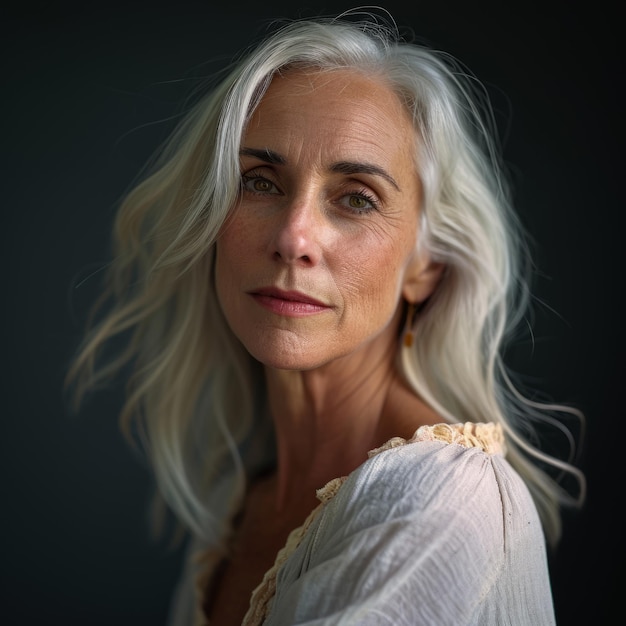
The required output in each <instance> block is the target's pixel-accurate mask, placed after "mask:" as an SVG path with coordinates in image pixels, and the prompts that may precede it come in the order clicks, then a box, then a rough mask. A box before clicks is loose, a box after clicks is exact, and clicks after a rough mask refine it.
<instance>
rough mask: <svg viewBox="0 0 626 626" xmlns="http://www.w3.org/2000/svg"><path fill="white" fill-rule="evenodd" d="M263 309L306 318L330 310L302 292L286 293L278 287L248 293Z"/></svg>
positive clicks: (322, 303) (263, 288) (262, 288)
mask: <svg viewBox="0 0 626 626" xmlns="http://www.w3.org/2000/svg"><path fill="white" fill-rule="evenodd" d="M248 293H249V295H250V296H252V298H253V299H254V300H255V302H257V303H258V304H259V305H261V306H262V307H263V308H265V309H267V310H269V311H272V313H276V314H278V315H285V316H287V317H305V316H308V315H315V314H316V313H321V312H323V311H327V310H329V309H330V308H331V307H330V306H328V305H327V304H325V303H324V302H322V301H320V300H317V299H316V298H312V297H311V296H308V295H307V294H305V293H302V292H300V291H286V290H283V289H279V288H277V287H261V288H259V289H254V290H252V291H250V292H248Z"/></svg>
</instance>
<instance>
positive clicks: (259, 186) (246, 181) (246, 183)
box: [241, 172, 280, 194]
mask: <svg viewBox="0 0 626 626" xmlns="http://www.w3.org/2000/svg"><path fill="white" fill-rule="evenodd" d="M241 186H242V188H243V189H244V190H245V191H249V192H251V193H257V194H277V193H280V191H279V190H278V189H277V187H276V185H275V184H274V183H273V182H272V181H271V180H269V179H267V178H265V177H264V176H261V175H260V174H256V173H254V172H250V173H248V174H242V176H241Z"/></svg>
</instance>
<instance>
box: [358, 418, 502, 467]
mask: <svg viewBox="0 0 626 626" xmlns="http://www.w3.org/2000/svg"><path fill="white" fill-rule="evenodd" d="M418 441H443V442H445V443H456V444H459V445H461V446H465V447H466V448H480V449H481V450H482V451H483V452H486V453H487V454H502V455H504V454H505V452H506V446H505V442H504V434H503V432H502V426H501V425H500V424H495V423H493V422H489V423H485V424H482V423H476V422H465V423H462V424H435V425H434V426H420V428H418V429H417V431H415V434H414V435H413V436H412V437H411V438H410V439H403V438H402V437H393V438H392V439H390V440H389V441H387V443H385V444H384V445H382V446H381V447H380V448H375V449H374V450H370V451H369V452H368V453H367V455H368V457H369V458H370V459H371V458H372V457H373V456H376V455H377V454H379V453H380V452H384V451H385V450H390V449H391V448H397V447H398V446H404V445H406V444H408V443H416V442H418Z"/></svg>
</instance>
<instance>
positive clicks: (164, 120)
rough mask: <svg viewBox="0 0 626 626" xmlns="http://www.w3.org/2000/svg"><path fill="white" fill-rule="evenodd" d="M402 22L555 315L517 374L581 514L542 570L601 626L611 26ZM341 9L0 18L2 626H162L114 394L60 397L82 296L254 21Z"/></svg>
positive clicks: (587, 10)
mask: <svg viewBox="0 0 626 626" xmlns="http://www.w3.org/2000/svg"><path fill="white" fill-rule="evenodd" d="M404 4H405V3H401V2H391V3H387V4H386V7H387V8H388V9H389V10H391V12H392V13H393V14H394V16H395V17H396V19H397V21H398V22H399V24H400V25H401V26H409V27H411V28H412V29H413V30H414V31H415V32H416V34H417V35H418V36H419V37H421V38H422V39H425V40H426V41H428V42H430V43H431V44H433V45H434V46H435V47H440V48H443V49H446V50H448V51H449V52H451V53H453V54H454V55H455V56H457V57H459V58H460V59H461V60H462V61H464V62H465V63H466V64H467V65H468V66H469V67H470V68H472V69H473V70H474V72H475V73H476V74H477V75H478V77H479V78H480V79H481V80H483V81H484V82H485V83H487V85H488V87H489V89H490V91H491V93H492V96H493V98H494V104H495V105H496V109H497V115H498V122H499V124H500V125H501V127H502V129H503V131H504V133H503V134H504V135H505V137H504V145H505V156H506V159H507V162H508V163H509V164H510V166H511V167H512V169H513V172H514V189H515V198H516V201H517V204H518V206H519V209H520V212H521V215H522V219H523V221H524V223H525V224H526V226H527V228H528V229H529V231H530V232H531V233H532V235H533V236H534V249H535V262H536V265H537V267H538V270H539V271H538V272H537V275H536V280H535V289H536V292H537V295H538V296H539V298H540V299H541V300H543V301H544V302H545V304H546V306H541V307H538V308H537V310H536V318H535V320H534V323H535V328H534V333H535V345H534V348H532V349H531V347H530V346H529V345H527V346H522V347H521V348H520V353H519V355H517V356H516V358H517V359H518V363H519V366H520V368H522V369H523V370H524V371H525V373H526V374H527V375H528V377H529V378H530V380H532V381H533V382H534V383H536V384H537V385H538V386H539V387H541V388H543V389H545V390H546V391H547V392H549V393H550V394H551V395H552V396H553V397H554V398H555V399H557V400H564V401H569V402H571V403H573V404H575V405H577V406H579V407H580V408H582V409H583V410H584V411H585V413H586V414H587V419H588V437H587V440H586V449H585V454H584V457H583V469H584V470H585V471H586V473H587V476H588V480H589V496H588V502H587V505H586V507H585V509H584V510H583V512H582V513H580V514H578V515H575V516H571V518H570V516H568V517H567V518H566V527H565V535H564V539H563V542H562V544H561V547H560V549H559V551H558V552H557V553H556V554H555V555H553V557H552V570H551V571H552V579H553V589H554V595H555V602H556V608H557V616H558V621H559V624H561V625H562V626H569V625H579V624H587V623H593V624H611V623H614V622H613V621H612V620H611V618H610V616H611V615H612V614H613V613H614V611H615V610H617V609H618V600H621V597H620V595H619V593H620V589H619V588H618V582H619V577H620V576H621V573H622V571H623V568H624V565H625V563H624V539H623V528H624V527H623V523H622V522H621V517H620V513H619V510H620V509H621V507H619V508H618V506H619V505H620V504H621V503H620V499H621V495H622V493H623V484H624V482H623V481H624V472H623V470H622V457H623V456H624V454H623V449H624V444H623V441H624V439H625V438H624V426H623V425H622V423H621V422H622V419H623V418H624V411H623V409H622V403H621V402H619V403H618V397H619V399H620V400H621V395H622V393H623V382H622V378H623V364H622V360H621V359H620V358H619V357H620V356H621V354H622V353H623V350H624V342H623V331H622V328H621V325H620V322H621V318H622V315H621V313H620V310H621V309H620V307H621V306H622V298H623V278H622V271H623V267H624V266H623V256H622V252H621V250H622V242H623V239H624V231H623V230H622V225H623V213H624V208H625V206H624V193H623V190H622V188H621V181H622V180H623V177H624V174H623V172H624V165H625V163H624V157H623V144H624V132H623V131H624V126H623V121H622V106H621V100H620V99H619V97H618V94H619V90H620V82H621V81H622V80H623V58H622V47H621V45H618V40H617V36H618V32H617V23H618V16H617V10H615V11H613V10H611V9H609V6H608V2H606V3H605V2H596V3H592V4H587V5H585V6H580V7H579V8H575V6H574V4H573V3H569V2H565V1H563V2H557V1H556V0H547V1H546V2H542V3H536V4H535V3H515V4H511V3H506V2H499V3H496V2H485V1H483V0H477V1H476V2H473V3H468V2H461V1H457V0H454V1H451V2H447V3H446V2H437V3H434V2H413V3H410V4H406V6H404ZM216 6H217V8H216ZM350 6H351V4H350V3H343V2H341V3H340V2H329V3H326V4H324V3H320V2H297V1H292V2H289V3H287V2H284V3H279V2H277V1H271V0H270V1H269V2H265V3H254V4H251V5H250V6H248V5H247V4H245V3H244V4H243V5H242V4H240V3H228V2H224V3H213V2H200V1H198V2H190V1H184V0H179V1H178V2H170V3H164V2H156V1H154V2H150V3H147V2H146V3H138V2H127V3H125V4H111V3H96V2H94V3H83V5H81V6H69V5H65V4H64V3H46V2H39V3H36V4H26V3H24V4H23V5H22V8H20V9H8V8H6V7H5V8H4V9H3V10H2V12H3V16H4V17H3V19H2V32H3V37H2V46H3V50H2V57H1V63H2V73H1V78H0V80H1V81H2V94H3V95H2V100H1V107H2V108H1V111H2V115H1V117H0V119H1V120H2V126H3V130H2V137H1V143H0V145H1V150H2V170H1V172H2V173H1V177H0V178H1V180H2V184H3V190H2V195H1V198H2V203H3V206H2V243H3V245H2V252H3V259H4V260H3V266H2V267H3V277H4V285H3V306H2V313H3V315H4V316H5V320H4V324H3V326H2V328H3V330H4V336H3V338H2V353H3V359H2V362H3V375H2V378H1V380H2V386H3V403H2V407H3V408H2V413H3V415H2V422H1V431H0V433H1V435H0V446H1V448H0V452H1V457H0V458H1V459H2V473H1V485H2V499H1V503H2V511H1V517H0V519H1V524H2V527H1V532H0V538H1V544H0V550H1V552H0V576H1V577H2V580H1V581H0V590H1V591H0V593H1V594H2V596H3V599H2V604H1V606H2V611H1V613H2V618H0V621H2V622H3V623H4V624H20V625H22V624H24V625H25V624H28V625H30V624H33V625H34V624H41V623H46V624H55V625H56V624H63V625H65V626H75V625H78V624H81V625H84V624H89V625H90V626H100V625H105V624H106V625H110V624H116V626H125V625H128V626H131V625H132V626H137V625H140V624H141V625H143V624H145V625H150V626H159V624H163V623H164V619H165V612H166V606H167V602H168V598H169V594H170V591H171V588H172V586H173V584H174V582H175V580H176V577H177V573H178V567H179V563H180V561H179V554H178V553H177V552H171V553H170V552H168V551H167V547H166V546H164V545H161V544H154V543H152V542H151V540H150V538H149V536H148V532H147V521H146V519H147V514H146V509H147V503H148V500H149V496H150V493H151V492H150V489H151V483H150V476H149V473H148V471H147V469H146V468H145V467H144V466H143V465H142V463H141V462H140V461H139V460H138V459H137V458H136V457H135V456H133V454H132V453H131V451H130V449H129V448H128V446H127V445H126V443H125V442H124V441H123V439H122V437H121V435H120V433H119V431H118V426H117V421H116V412H117V410H118V408H119V394H118V393H117V392H116V391H115V390H112V391H111V393H102V394H99V395H97V396H96V397H95V398H94V399H93V400H91V401H90V402H89V403H88V404H87V406H86V407H85V409H84V410H83V411H82V412H81V413H80V415H78V416H72V415H71V414H70V412H69V411H68V408H67V404H66V397H65V396H64V393H63V390H62V381H63V376H64V373H65V368H66V365H67V363H68V360H69V358H70V355H71V353H72V350H73V349H74V347H75V345H76V341H77V339H78V337H79V334H80V330H81V325H82V322H83V320H84V313H85V308H86V306H87V305H88V304H89V302H90V299H91V298H93V297H94V296H95V293H96V290H97V284H98V275H97V274H96V275H95V276H94V277H92V278H91V279H89V276H90V275H91V274H93V273H94V272H95V271H96V270H97V269H98V268H99V267H101V266H102V264H103V263H104V262H105V261H106V258H107V246H108V236H109V229H110V225H111V220H112V216H113V213H114V209H115V206H116V203H117V201H118V200H119V198H120V196H121V195H122V194H123V193H124V191H125V190H126V189H127V188H128V186H129V185H130V184H131V182H132V180H133V178H134V176H135V175H136V174H137V173H138V170H139V168H140V167H141V166H142V165H143V164H144V162H145V160H146V159H147V158H148V156H149V155H150V153H151V152H152V150H153V149H155V148H156V147H157V144H158V143H159V142H160V141H161V140H162V139H164V138H165V136H166V134H167V133H168V131H169V130H171V128H172V126H173V122H174V119H173V118H174V117H175V116H176V114H177V113H178V112H179V111H180V103H181V100H182V99H183V97H184V96H186V95H187V94H188V93H189V90H190V89H191V88H192V87H193V86H194V85H196V83H197V81H198V79H200V78H201V77H203V76H207V75H209V74H211V72H213V71H215V70H217V69H219V67H221V64H222V63H223V62H225V61H227V60H229V59H230V58H231V56H232V55H233V54H234V53H235V52H237V51H238V50H239V49H240V48H241V47H242V46H243V45H245V44H246V43H247V42H248V41H250V40H251V39H252V38H254V37H257V36H258V35H259V34H260V33H261V31H262V30H263V28H264V25H265V24H266V22H267V19H268V18H272V17H299V16H308V15H313V14H320V13H335V12H337V11H339V10H343V9H347V8H350ZM507 119H508V122H506V120H507ZM81 281H82V285H81V286H80V287H78V288H76V287H75V286H74V285H75V283H77V282H78V283H80V282H81ZM442 594H444V596H445V590H442ZM620 604H621V603H620ZM6 618H8V619H6ZM435 626H436V625H435Z"/></svg>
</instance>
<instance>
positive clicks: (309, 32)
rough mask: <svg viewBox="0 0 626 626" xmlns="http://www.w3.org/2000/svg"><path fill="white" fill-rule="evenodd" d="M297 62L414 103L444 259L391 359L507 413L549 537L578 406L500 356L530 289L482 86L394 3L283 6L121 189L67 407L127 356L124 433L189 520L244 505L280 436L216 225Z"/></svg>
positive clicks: (448, 394)
mask: <svg viewBox="0 0 626 626" xmlns="http://www.w3.org/2000/svg"><path fill="white" fill-rule="evenodd" d="M295 67H297V68H315V69H319V70H320V71H333V70H336V69H340V68H341V69H344V68H349V69H351V70H354V71H358V72H363V73H365V74H367V75H368V76H369V77H371V78H376V79H378V80H380V81H381V82H383V83H384V84H386V85H388V86H389V87H390V88H391V89H392V90H394V92H395V93H396V94H397V95H398V96H399V98H400V99H401V101H402V102H403V103H404V106H406V108H407V110H408V111H409V112H410V114H411V116H412V119H413V124H414V128H415V150H416V154H417V158H416V163H417V164H418V172H417V174H418V175H419V178H420V180H421V183H422V188H423V197H422V198H421V202H422V204H421V220H422V224H421V230H420V236H419V241H418V242H417V245H418V246H424V247H426V248H427V249H428V250H429V251H430V253H431V255H432V258H433V259H434V260H436V261H441V262H443V263H444V264H445V266H446V270H445V273H444V275H443V278H442V280H441V282H440V284H439V285H438V287H437V289H436V291H435V293H434V294H433V295H432V296H431V297H430V299H429V300H428V302H427V303H426V305H425V306H424V307H423V308H422V309H421V310H420V312H419V315H418V318H417V320H416V323H415V329H416V336H415V340H414V343H413V346H412V347H410V348H407V347H405V346H402V345H401V342H400V341H399V343H398V360H397V363H398V368H399V369H400V371H401V372H402V374H403V375H404V377H405V378H406V380H407V382H408V384H409V385H411V386H412V388H413V389H414V390H415V392H416V393H417V394H419V396H420V397H421V398H422V399H424V400H425V401H426V402H427V403H428V404H429V405H430V406H432V407H433V408H434V409H435V410H436V411H438V412H439V413H440V414H441V415H442V416H443V418H444V419H446V420H448V421H450V422H459V421H472V422H489V421H491V422H496V423H499V424H501V425H502V427H503V430H504V433H505V437H506V442H507V458H508V459H509V461H510V463H511V464H512V465H513V466H514V467H515V468H516V470H517V471H518V472H519V474H520V475H521V476H522V477H523V479H524V480H525V482H526V484H527V485H528V488H529V490H530V492H531V494H532V496H533V498H534V501H535V503H536V505H537V509H538V511H539V514H540V517H541V519H542V523H543V527H544V533H545V536H546V538H547V541H548V543H549V544H550V545H556V544H557V543H558V540H559V538H560V535H561V509H562V507H563V506H579V505H581V504H582V502H583V500H584V497H585V479H584V475H583V474H582V472H581V471H580V470H579V469H577V467H576V464H575V460H574V459H575V457H574V456H572V455H573V454H574V451H575V446H574V442H575V439H574V435H573V434H572V433H571V432H570V429H569V428H568V426H567V424H566V421H567V420H565V419H563V416H564V415H567V414H569V415H575V416H577V417H579V418H580V419H581V420H582V415H580V414H579V413H578V412H577V411H576V410H575V409H573V408H569V407H567V406H563V405H555V404H549V403H541V402H538V401H536V400H533V399H531V396H530V395H529V394H524V393H523V392H522V390H521V385H516V383H515V382H514V377H513V375H512V374H511V373H510V372H508V370H507V367H506V365H505V363H504V359H503V353H504V348H505V347H506V345H508V342H509V340H511V339H513V338H514V337H515V333H516V330H518V329H519V327H520V326H523V324H522V322H523V321H524V320H525V319H526V315H527V311H528V309H529V305H530V303H531V298H530V292H529V288H528V284H529V283H528V275H529V268H530V267H531V266H530V264H529V262H528V259H529V253H528V248H527V244H526V237H525V234H524V232H523V228H522V226H521V224H520V222H519V220H518V218H517V217H516V215H515V213H514V211H513V209H512V203H511V195H512V194H511V192H510V189H509V185H508V183H507V176H506V173H505V168H504V167H503V163H502V157H501V154H500V152H501V150H500V146H499V142H498V139H497V129H496V124H495V122H494V118H493V114H492V109H491V105H490V103H489V98H488V96H487V92H486V90H485V89H484V87H482V86H481V83H480V82H479V81H478V80H477V78H476V77H475V76H473V75H472V74H471V73H470V72H469V71H468V70H467V69H466V68H464V67H463V66H462V65H461V64H460V63H459V62H458V61H456V60H455V59H453V58H452V57H451V56H450V55H448V54H446V53H443V52H440V51H436V50H434V49H432V48H431V47H429V46H427V45H424V44H420V43H417V42H416V41H414V40H411V39H408V38H406V37H402V36H401V35H400V33H399V30H398V29H397V27H396V26H395V24H394V23H393V21H392V20H384V19H381V18H380V17H378V18H377V17H374V16H371V15H360V16H355V15H342V16H339V17H334V18H326V17H323V18H322V17H320V18H313V19H301V20H294V21H287V22H282V23H278V24H276V27H275V28H274V29H273V30H272V32H271V33H269V34H267V35H265V37H264V38H263V39H262V40H261V41H260V42H259V43H257V44H256V45H255V46H254V47H250V48H248V49H247V50H245V51H244V52H243V53H242V54H240V55H239V56H238V57H237V58H236V59H234V60H233V61H232V63H231V64H230V65H229V66H228V67H227V68H226V69H225V70H224V72H223V74H222V75H221V77H220V80H219V81H217V82H215V83H214V84H213V86H212V88H211V89H210V90H208V92H207V93H206V94H205V95H204V96H203V97H202V99H200V100H199V101H198V102H197V103H196V104H195V105H194V106H193V108H192V109H191V110H190V111H189V112H188V113H187V114H186V116H185V117H184V119H183V120H182V121H181V123H180V124H179V125H178V127H177V128H176V130H175V131H174V133H173V134H172V136H171V138H170V139H169V140H168V142H167V143H166V144H165V145H164V146H162V149H161V150H160V151H159V152H158V155H157V157H156V158H155V159H154V161H153V162H152V163H151V167H150V169H149V171H147V172H146V173H145V174H144V175H143V176H142V179H141V182H139V183H138V184H137V185H136V186H135V187H134V188H133V189H132V190H131V191H130V192H129V193H128V194H127V195H126V197H125V199H124V200H123V201H122V202H121V203H120V206H119V209H118V212H117V215H116V221H115V225H114V233H113V243H112V245H113V251H112V261H111V264H110V265H109V267H108V270H107V274H106V280H105V286H104V289H103V293H102V296H101V298H100V300H99V301H98V302H97V303H96V306H95V308H94V315H93V317H92V318H91V319H90V324H89V327H88V329H87V331H86V333H85V337H84V340H83V342H82V343H81V345H80V346H79V348H78V351H77V354H76V356H75V359H74V360H73V362H72V363H71V366H70V368H69V372H68V378H67V380H68V384H69V385H70V386H71V387H73V389H74V393H75V396H74V399H75V401H76V403H77V406H78V405H79V404H80V402H81V400H82V399H83V398H84V396H85V394H86V393H87V392H88V391H90V390H93V389H95V388H98V387H100V386H102V385H103V384H105V383H107V382H108V381H110V380H111V379H112V378H115V377H116V376H119V374H120V372H121V371H122V370H124V371H127V370H128V369H129V368H130V371H131V375H130V376H129V378H128V389H127V392H128V393H127V395H126V396H125V400H124V405H123V408H122V413H121V423H122V425H123V428H124V430H125V432H126V433H128V434H129V436H133V437H135V436H136V435H137V434H138V436H139V439H140V440H141V442H142V444H143V446H144V448H145V451H146V454H147V455H148V457H149V460H150V463H151V466H152V468H153V470H154V475H155V478H156V483H157V485H158V491H159V492H160V496H161V497H162V499H163V501H164V502H165V503H166V506H167V508H169V509H171V511H173V512H174V514H175V516H176V518H177V519H178V520H179V521H180V523H181V524H182V525H183V527H184V528H186V529H187V530H190V531H192V532H193V533H196V534H197V535H200V536H202V537H204V538H205V539H207V540H213V541H217V540H219V537H220V536H221V534H222V530H223V528H222V525H223V523H224V522H223V521H222V520H223V512H224V502H228V503H230V507H236V506H238V503H239V502H240V501H241V498H242V497H243V493H244V490H245V484H246V479H247V477H248V476H249V475H250V472H253V471H255V469H258V468H260V467H261V466H263V465H267V464H271V463H272V462H273V454H274V448H273V442H272V424H271V419H270V417H269V415H268V414H267V410H266V408H265V407H266V403H265V401H264V388H263V373H262V368H261V366H260V364H258V363H257V362H256V361H254V359H252V357H251V356H250V355H249V354H248V353H247V352H246V351H245V350H244V349H243V347H242V346H241V345H240V343H239V342H238V340H237V339H236V338H235V337H234V335H233V334H232V333H231V331H230V330H229V327H228V324H227V322H226V320H225V319H224V317H223V315H222V312H221V310H220V307H219V305H218V303H217V298H216V293H215V286H214V280H213V264H214V251H215V242H216V238H217V237H218V234H219V232H220V228H221V227H222V225H223V224H224V221H225V220H226V219H227V217H228V215H229V212H230V210H231V208H232V207H233V206H234V205H235V203H236V201H237V198H238V194H239V190H240V184H241V183H240V172H239V156H238V154H239V147H240V141H241V138H242V134H243V132H244V130H245V127H246V123H247V122H248V120H249V118H250V116H251V114H252V112H253V111H254V109H255V107H256V106H257V105H258V103H259V101H260V99H261V98H262V97H263V94H264V91H265V90H266V88H267V87H268V85H269V83H270V81H271V80H272V77H273V76H274V75H275V74H276V73H277V72H285V71H288V70H289V69H290V68H295ZM417 209H418V207H416V210H417ZM109 346H114V347H115V350H114V351H113V352H112V351H111V350H109V349H108V348H109ZM546 428H550V429H554V430H556V432H560V433H561V434H562V435H563V437H564V440H565V442H566V443H567V446H566V449H565V450H563V451H559V453H558V454H557V453H553V452H550V451H547V450H546V449H545V446H544V444H543V441H544V433H545V430H546ZM131 432H133V433H134V434H133V435H131ZM572 479H573V481H574V485H575V486H574V488H572V485H571V483H572ZM566 484H569V485H570V486H569V488H568V487H566ZM217 510H219V511H220V512H221V514H220V515H216V514H215V512H216V511H217Z"/></svg>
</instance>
